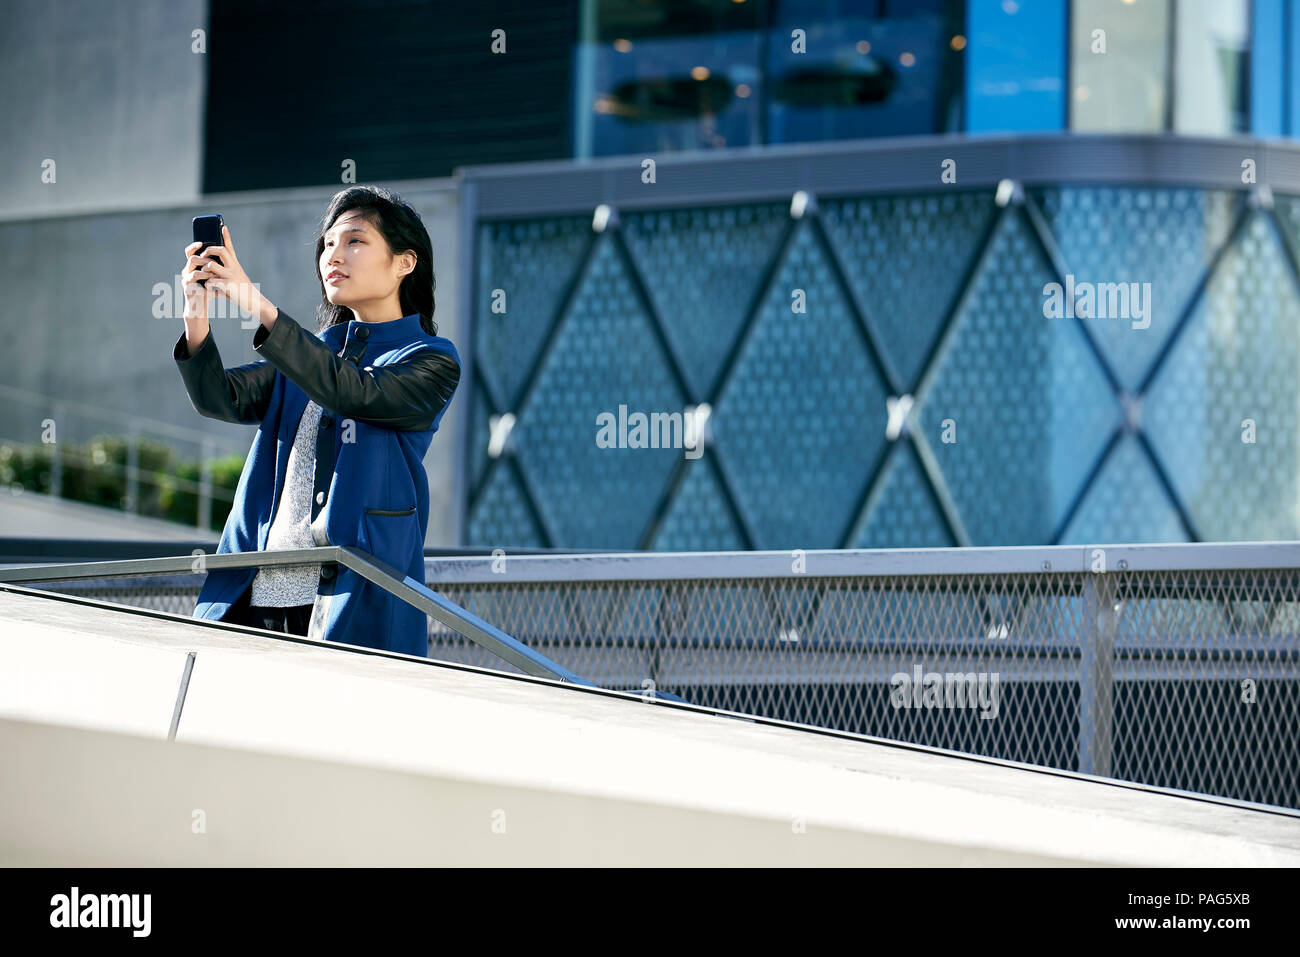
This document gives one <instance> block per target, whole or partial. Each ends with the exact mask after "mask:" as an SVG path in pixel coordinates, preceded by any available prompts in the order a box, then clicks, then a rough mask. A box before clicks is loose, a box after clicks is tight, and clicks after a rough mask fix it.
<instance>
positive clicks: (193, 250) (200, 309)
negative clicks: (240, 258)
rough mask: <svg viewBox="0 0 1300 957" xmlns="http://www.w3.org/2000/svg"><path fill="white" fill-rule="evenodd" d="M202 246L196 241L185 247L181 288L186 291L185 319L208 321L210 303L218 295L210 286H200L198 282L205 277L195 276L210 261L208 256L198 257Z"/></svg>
mask: <svg viewBox="0 0 1300 957" xmlns="http://www.w3.org/2000/svg"><path fill="white" fill-rule="evenodd" d="M202 245H203V244H202V243H200V242H198V241H197V240H196V241H195V242H192V243H190V244H189V245H188V246H186V247H185V269H184V270H182V271H181V288H182V289H184V291H185V316H184V318H186V319H200V318H202V319H204V320H206V319H207V318H208V303H210V302H211V301H212V298H213V296H214V295H215V294H216V291H215V290H214V289H212V288H211V287H210V286H201V285H199V282H198V280H199V279H202V278H204V277H203V276H196V275H195V273H196V272H197V271H198V270H199V269H201V268H202V267H203V266H204V265H205V264H206V263H207V261H208V260H207V257H206V256H200V255H198V252H199V247H200V246H202Z"/></svg>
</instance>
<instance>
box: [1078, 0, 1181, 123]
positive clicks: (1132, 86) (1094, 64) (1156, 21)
mask: <svg viewBox="0 0 1300 957" xmlns="http://www.w3.org/2000/svg"><path fill="white" fill-rule="evenodd" d="M1169 7H1170V4H1169V3H1168V0H1074V3H1073V5H1072V8H1071V15H1070V129H1072V130H1077V131H1091V132H1108V133H1116V132H1133V133H1158V132H1160V131H1162V130H1165V129H1168V126H1169V123H1168V118H1167V113H1168V107H1169V103H1168V93H1169V45H1170V43H1169V40H1170V28H1171V26H1172V24H1171V23H1170V13H1169Z"/></svg>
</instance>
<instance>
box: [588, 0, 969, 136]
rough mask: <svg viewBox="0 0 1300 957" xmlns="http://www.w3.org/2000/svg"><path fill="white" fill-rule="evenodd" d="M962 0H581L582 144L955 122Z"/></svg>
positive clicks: (955, 125)
mask: <svg viewBox="0 0 1300 957" xmlns="http://www.w3.org/2000/svg"><path fill="white" fill-rule="evenodd" d="M964 8H965V3H964V2H963V0H910V2H901V0H657V2H653V3H643V2H637V0H583V6H582V14H581V25H580V29H579V38H580V42H579V43H578V45H577V47H576V50H575V60H574V67H575V70H574V73H575V84H574V90H575V94H574V95H575V104H574V105H575V115H576V123H575V124H574V140H575V142H574V155H575V156H576V157H578V158H584V157H589V156H605V155H617V154H628V153H633V154H636V153H648V152H659V151H673V150H700V149H720V148H724V147H728V146H750V145H759V144H764V143H785V142H804V141H812V140H824V139H848V138H856V137H864V136H900V135H907V134H915V133H936V132H947V131H952V130H958V129H960V128H961V121H962V119H961V118H962V101H961V96H962V88H963V55H964V54H963V52H962V51H963V50H964V48H965V46H966V38H965V37H964V36H963V35H962V23H963V19H964ZM795 31H802V33H801V34H798V35H796V34H795Z"/></svg>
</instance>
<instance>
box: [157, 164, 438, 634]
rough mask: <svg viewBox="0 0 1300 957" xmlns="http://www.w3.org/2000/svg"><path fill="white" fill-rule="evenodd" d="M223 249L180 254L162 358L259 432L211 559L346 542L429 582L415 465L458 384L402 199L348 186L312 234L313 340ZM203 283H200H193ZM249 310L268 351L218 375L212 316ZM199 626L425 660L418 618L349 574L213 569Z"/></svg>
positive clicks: (418, 234) (426, 245) (422, 253)
mask: <svg viewBox="0 0 1300 957" xmlns="http://www.w3.org/2000/svg"><path fill="white" fill-rule="evenodd" d="M223 239H224V242H223V244H222V245H221V246H213V247H209V248H208V249H207V250H205V251H204V253H203V254H202V255H199V254H198V248H199V244H198V243H192V244H191V245H189V246H187V247H186V248H185V253H186V257H187V258H186V266H185V271H184V273H183V274H182V279H183V282H184V289H185V332H184V334H182V335H181V337H180V338H179V339H178V340H177V342H176V345H175V347H174V349H173V352H172V357H173V358H174V359H175V360H176V365H177V367H178V368H179V369H180V373H181V378H182V380H183V381H184V382H185V388H186V391H187V392H188V393H189V396H190V402H191V403H192V404H193V405H194V408H195V410H196V411H197V412H198V413H199V414H200V415H204V416H207V417H209V418H213V419H220V420H222V421H225V422H259V423H261V427H260V428H259V429H258V431H257V436H256V437H255V438H254V439H253V447H252V450H251V451H250V454H249V456H248V460H247V461H246V462H245V463H244V471H243V474H241V475H240V477H239V485H238V487H237V488H236V490H235V500H234V504H233V506H232V507H231V510H230V517H229V518H228V519H227V520H226V526H225V529H224V531H223V532H222V534H221V543H220V545H219V546H218V547H217V552H218V553H225V552H248V551H261V550H272V549H282V548H304V547H307V548H309V547H312V546H314V545H352V546H356V547H357V548H359V549H361V550H362V551H365V552H368V553H370V554H372V555H374V556H375V557H376V558H378V559H380V560H381V561H384V562H387V563H388V564H390V565H392V566H394V567H395V568H397V569H400V570H402V571H403V572H405V573H406V574H407V575H410V576H411V577H413V578H415V579H416V580H417V581H424V536H425V532H426V530H427V528H428V522H429V488H428V480H427V477H426V475H425V471H424V455H425V453H426V451H427V450H428V448H429V443H430V441H431V440H432V438H433V433H434V432H436V431H437V430H438V423H439V422H440V421H441V419H442V416H443V413H444V412H446V410H447V405H448V403H449V402H450V401H451V396H452V393H453V392H455V389H456V385H457V382H458V381H459V379H460V357H459V355H458V354H457V352H456V347H455V346H453V345H452V344H451V342H450V341H449V340H447V339H445V338H442V337H440V336H438V335H437V326H436V325H435V324H434V322H433V309H434V302H433V290H434V274H433V247H432V244H431V243H430V241H429V234H428V232H427V231H426V230H425V228H424V224H423V222H422V221H421V220H420V217H419V214H418V213H416V212H415V210H413V209H412V208H411V207H410V206H409V205H407V204H406V203H405V202H404V201H402V199H401V198H400V197H399V196H397V195H396V194H394V193H391V192H389V191H387V190H382V189H376V188H373V187H366V186H357V187H352V188H349V189H345V190H343V191H342V192H340V193H338V194H336V195H335V196H334V198H333V199H331V200H330V204H329V207H328V209H327V210H326V211H325V215H324V217H323V218H322V220H321V229H320V235H319V236H318V237H317V239H316V279H317V281H319V282H320V284H321V298H322V301H321V304H320V306H318V307H317V317H318V319H319V327H318V329H317V331H316V333H315V335H313V334H311V333H309V332H308V331H307V330H305V329H304V328H303V327H302V326H300V325H298V323H297V322H295V321H294V320H293V319H292V318H291V317H290V316H288V315H287V314H286V313H285V312H284V311H283V310H282V309H279V308H277V307H276V306H275V305H274V304H273V303H272V302H271V301H270V300H269V299H267V298H266V297H265V296H263V295H262V294H261V292H260V291H259V290H258V289H256V288H255V287H254V286H253V284H252V282H251V281H250V280H249V278H248V275H247V273H245V272H244V269H243V267H242V266H241V265H240V264H239V259H238V257H237V256H236V254H235V248H234V245H233V243H232V242H231V239H230V230H229V229H225V228H224V227H223ZM200 280H204V281H205V283H204V285H199V281H200ZM215 296H221V297H223V298H226V299H228V300H230V301H231V302H234V303H236V304H237V305H239V307H240V308H241V309H243V310H244V311H245V312H247V313H250V314H252V315H254V316H256V317H257V319H258V321H259V325H258V328H257V329H256V331H255V332H254V333H253V349H254V350H255V351H256V352H257V353H258V354H259V355H262V356H265V359H264V360H263V361H260V362H251V363H248V364H246V365H240V366H234V367H232V368H229V369H226V368H223V366H222V363H221V357H220V355H219V353H218V352H217V347H216V343H215V342H214V341H213V339H212V336H211V335H210V334H209V326H208V306H209V303H210V302H211V301H212V300H213V297H215ZM194 615H195V617H198V618H207V619H212V620H222V621H228V622H235V623H238V624H248V625H255V626H257V627H262V628H270V629H272V630H275V631H286V632H289V633H293V634H300V635H307V636H310V637H313V638H320V639H324V640H327V641H341V642H346V643H348V644H353V645H364V646H367V647H371V648H382V649H385V650H388V651H398V652H403V653H405V654H411V655H419V656H421V657H423V656H425V655H427V653H428V641H427V635H428V630H427V623H426V619H425V615H424V613H423V612H421V611H420V610H418V609H416V608H413V607H412V606H410V605H408V604H406V603H405V602H403V601H401V600H400V599H398V598H395V597H394V596H392V595H391V594H389V593H388V592H386V591H384V590H383V589H382V588H380V587H379V586H377V585H375V584H374V583H372V582H369V581H366V580H365V579H363V578H362V577H361V576H359V575H357V574H356V573H355V572H353V571H351V570H350V569H347V568H345V567H343V566H337V567H335V566H330V565H326V566H323V567H322V566H321V565H291V566H279V567H275V568H267V569H264V570H261V571H259V570H257V569H221V570H214V571H211V572H209V573H208V576H207V579H206V581H205V582H204V584H203V588H202V590H201V591H200V593H199V598H198V603H197V605H196V607H195V609H194Z"/></svg>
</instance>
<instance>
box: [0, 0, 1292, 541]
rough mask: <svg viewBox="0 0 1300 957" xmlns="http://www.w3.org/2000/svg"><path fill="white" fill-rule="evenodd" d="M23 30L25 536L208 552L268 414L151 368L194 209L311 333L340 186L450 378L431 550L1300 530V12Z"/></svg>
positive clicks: (37, 17)
mask: <svg viewBox="0 0 1300 957" xmlns="http://www.w3.org/2000/svg"><path fill="white" fill-rule="evenodd" d="M0 52H3V53H4V56H3V57H2V58H0V71H2V72H0V76H3V80H4V83H3V86H4V89H5V91H6V96H5V100H4V107H3V111H0V133H3V135H0V162H2V164H3V167H4V169H5V170H6V172H7V174H8V175H6V176H4V177H3V178H0V281H3V285H4V288H5V290H6V291H7V292H8V293H9V295H8V297H7V302H6V308H5V309H4V310H3V312H2V313H0V324H3V330H4V332H5V334H6V338H7V341H9V342H10V343H11V348H9V349H7V350H5V352H4V353H3V354H2V355H0V398H3V403H2V404H0V409H3V412H0V439H3V440H4V443H5V444H4V446H3V448H0V481H3V482H5V483H6V484H7V485H8V486H9V487H10V489H11V494H9V495H7V496H5V497H4V498H3V499H2V500H0V517H3V516H7V517H5V518H3V519H2V520H3V522H5V523H8V524H7V525H6V526H5V527H7V528H9V529H11V530H10V531H5V530H4V528H0V534H29V532H27V531H21V532H15V531H13V530H12V529H14V528H30V527H31V525H32V523H33V522H36V523H38V524H39V526H41V527H43V528H45V529H47V533H48V534H54V535H58V534H64V535H68V536H69V537H78V536H82V535H84V534H88V533H85V532H84V531H83V527H84V522H85V518H84V512H80V511H79V512H78V513H77V515H75V516H74V515H72V514H71V513H70V512H68V513H66V514H65V513H64V512H62V511H60V510H59V509H57V508H51V503H50V501H49V500H50V499H51V498H55V499H57V498H60V497H62V498H75V499H79V500H80V501H81V502H90V503H93V504H98V505H101V506H104V507H111V508H113V509H116V510H118V511H119V512H121V513H124V515H125V516H131V515H141V516H147V517H149V518H152V519H171V520H172V521H175V522H183V523H188V524H189V525H190V526H191V527H194V526H197V529H196V531H197V533H198V536H199V537H200V538H203V537H214V536H215V531H214V530H215V529H219V528H220V526H221V523H222V521H223V519H224V517H225V514H226V510H227V508H228V505H229V500H230V495H231V491H232V490H233V487H234V480H235V478H237V476H238V474H239V466H240V464H241V463H242V457H243V455H244V453H245V452H246V451H247V448H248V445H249V442H250V441H251V438H252V429H251V427H240V426H232V425H228V424H224V423H217V422H212V421H210V420H206V419H202V418H200V417H199V416H198V415H197V414H196V413H194V411H193V409H192V408H190V406H189V403H188V401H187V399H186V398H185V394H184V390H183V388H182V386H181V383H180V380H179V376H178V375H177V374H176V372H175V370H174V368H173V363H172V360H171V358H170V349H171V345H172V343H173V342H174V341H175V339H176V337H177V336H178V335H179V332H180V328H181V322H180V319H179V311H180V310H179V305H178V304H177V305H175V307H174V308H172V304H173V303H175V302H176V300H175V299H174V296H175V292H174V291H169V290H176V289H178V287H179V278H178V277H179V273H180V270H181V268H182V266H183V254H182V248H183V247H184V245H185V244H186V243H187V242H189V239H190V219H191V218H192V217H193V216H195V215H199V214H201V213H208V212H220V213H222V214H223V215H224V216H225V218H226V221H227V223H228V224H229V225H230V226H231V230H232V233H233V235H234V237H235V242H236V245H237V247H238V249H239V253H240V258H241V261H242V262H243V263H244V264H245V266H246V268H247V269H248V271H249V273H250V275H251V276H252V278H253V279H254V280H255V281H258V282H259V283H261V286H262V288H263V290H264V291H265V292H266V293H267V294H268V295H269V296H270V297H271V298H272V299H273V300H274V301H275V302H276V303H277V304H279V305H281V306H282V307H283V308H284V310H285V311H286V312H287V313H289V314H290V315H292V316H293V317H294V318H295V319H297V320H298V321H299V322H301V323H303V324H305V325H309V326H311V327H312V328H314V325H315V317H314V310H315V306H316V304H317V303H318V302H319V301H320V289H319V287H318V286H317V284H316V282H315V277H314V273H313V269H312V262H311V256H312V250H313V241H314V238H315V236H316V229H317V224H318V220H319V217H320V215H321V213H322V212H323V210H324V208H325V205H326V203H327V201H328V199H329V197H330V196H331V195H332V194H333V193H334V192H335V191H337V190H338V189H340V188H342V187H343V186H345V185H348V184H349V183H350V182H351V181H352V180H349V179H347V178H346V177H348V176H349V175H352V171H355V181H356V182H359V183H372V184H378V185H384V186H388V187H391V188H395V189H397V190H398V191H399V192H401V193H402V194H403V196H405V197H406V198H407V199H408V200H409V201H410V202H412V204H413V205H414V206H415V207H416V208H417V209H418V210H419V211H420V213H421V215H422V216H423V218H424V221H425V223H426V225H427V226H428V228H429V231H430V234H431V236H432V239H433V243H434V250H435V271H436V273H437V303H438V305H437V312H436V316H435V318H436V320H437V322H438V324H439V331H440V334H442V335H446V336H448V337H449V338H450V339H452V341H453V342H455V343H456V345H457V347H458V349H459V351H460V353H461V356H462V358H463V359H465V360H466V369H465V374H464V376H463V378H462V382H461V386H460V388H459V390H458V392H457V394H456V397H455V399H454V400H453V406H452V409H451V411H450V412H449V413H448V415H447V416H446V418H445V419H444V421H443V426H442V428H441V430H440V433H439V435H438V436H436V437H435V439H434V442H433V445H432V448H431V451H430V454H429V458H428V460H427V463H426V464H427V467H428V471H429V478H430V491H431V513H430V523H429V539H428V542H427V544H428V545H430V546H459V545H464V546H482V547H498V546H499V547H507V548H509V547H521V546H541V547H566V548H582V549H635V548H644V549H660V550H664V549H666V550H693V549H751V548H782V549H783V548H834V547H880V546H886V547H904V546H931V545H933V546H940V545H950V544H955V545H1020V544H1052V543H1087V542H1112V541H1125V542H1144V541H1196V540H1254V539H1295V538H1297V537H1300V389H1298V387H1297V375H1296V373H1297V370H1298V369H1300V295H1298V292H1297V289H1298V288H1300V287H1298V286H1297V267H1296V263H1297V248H1298V246H1300V204H1297V201H1296V199H1295V197H1297V196H1300V150H1298V149H1297V148H1296V146H1295V145H1294V141H1293V137H1295V136H1296V134H1297V133H1298V132H1300V96H1297V95H1293V93H1294V92H1295V91H1297V85H1296V82H1295V76H1296V69H1297V63H1300V10H1298V9H1297V4H1296V3H1295V2H1293V0H1255V2H1246V0H1217V2H1209V0H1177V2H1174V0H1131V2H1125V0H1074V2H1070V3H1065V2H1050V0H966V2H960V0H914V2H893V0H861V2H834V0H743V2H737V0H563V2H549V0H527V2H524V0H500V2H493V3H492V4H483V5H479V4H468V5H466V4H453V3H441V2H414V0H367V2H364V3H358V2H356V0H349V2H341V0H321V2H316V3H313V4H310V5H299V4H263V3H255V2H252V0H211V2H208V0H176V2H168V3H163V2H161V0H153V2H148V0H112V2H101V3H95V4H83V3H73V2H55V3H37V2H34V0H13V2H11V3H9V4H7V7H6V27H5V30H4V31H3V32H2V33H0ZM649 161H652V162H649ZM1052 283H1059V284H1061V285H1062V286H1063V287H1065V288H1067V289H1075V288H1082V286H1084V285H1088V284H1091V285H1093V286H1096V287H1098V288H1104V287H1103V286H1102V284H1107V286H1109V288H1110V289H1111V290H1112V292H1113V293H1116V294H1118V290H1119V289H1120V287H1119V286H1118V285H1116V284H1123V289H1125V290H1131V289H1139V290H1149V292H1146V293H1145V294H1144V295H1143V296H1142V299H1141V302H1142V304H1143V306H1142V308H1141V309H1139V307H1138V301H1137V300H1134V301H1132V302H1129V303H1127V306H1128V307H1129V311H1130V312H1132V313H1133V315H1132V316H1130V315H1128V314H1125V315H1121V316H1115V315H1094V316H1085V317H1082V318H1078V319H1076V318H1073V317H1072V316H1065V317H1061V318H1047V317H1046V316H1045V313H1044V307H1045V302H1046V300H1047V297H1046V295H1045V287H1048V286H1050V284H1052ZM1133 284H1136V286H1134V285H1133ZM1143 309H1145V314H1143V313H1142V310H1143ZM1071 312H1073V310H1071ZM213 328H214V335H216V336H217V341H218V345H219V346H220V348H221V351H222V355H223V357H224V358H225V360H226V363H227V364H228V365H234V364H236V363H240V362H247V361H252V360H254V359H256V358H257V356H256V354H255V353H254V352H253V350H252V347H251V338H252V332H251V326H248V327H246V328H245V327H241V325H240V323H239V321H238V320H233V319H232V320H224V321H220V322H216V321H214V324H213ZM620 407H625V410H626V411H627V412H628V413H635V412H643V413H655V412H659V413H666V414H677V415H678V416H679V418H680V417H681V416H690V418H691V421H692V422H694V423H695V424H696V425H697V426H698V427H699V428H700V430H701V433H702V435H703V436H704V445H703V448H702V450H701V451H700V453H699V454H696V453H695V452H692V453H691V454H689V455H688V454H686V452H687V451H690V450H685V449H683V448H667V449H664V448H650V449H639V448H613V449H611V448H602V447H601V446H600V444H598V442H597V433H598V423H599V418H598V417H599V416H601V415H602V414H603V413H608V414H611V415H614V416H618V415H619V411H620ZM51 424H53V427H54V429H55V430H56V431H57V441H52V436H51V434H50V427H51ZM24 496H26V498H24ZM33 509H37V511H33ZM33 516H36V517H33ZM60 516H63V517H60ZM124 521H127V524H128V525H129V522H130V520H129V519H124ZM141 534H142V535H147V536H148V537H157V535H156V534H155V532H154V531H153V530H152V528H151V529H150V530H149V531H147V532H145V531H142V532H141Z"/></svg>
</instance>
